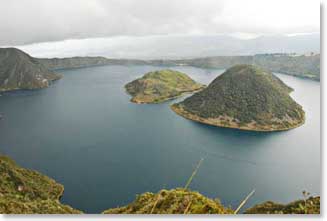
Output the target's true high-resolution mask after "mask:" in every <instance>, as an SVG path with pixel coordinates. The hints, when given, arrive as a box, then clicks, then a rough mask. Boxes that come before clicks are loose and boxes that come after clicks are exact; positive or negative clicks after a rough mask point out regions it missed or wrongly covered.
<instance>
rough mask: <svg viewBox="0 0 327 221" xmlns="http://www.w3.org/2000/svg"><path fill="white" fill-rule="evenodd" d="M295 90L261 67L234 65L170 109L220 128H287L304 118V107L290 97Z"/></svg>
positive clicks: (300, 122) (277, 129) (298, 123)
mask: <svg viewBox="0 0 327 221" xmlns="http://www.w3.org/2000/svg"><path fill="white" fill-rule="evenodd" d="M292 90H293V89H292V88H290V87H288V86H287V85H286V84H284V83H283V82H282V81H281V80H280V79H279V78H277V77H276V76H275V75H273V74H272V73H270V72H268V71H264V70H263V69H261V68H259V67H256V66H253V65H235V66H233V67H231V68H229V69H228V70H227V71H225V72H224V73H223V74H222V75H220V76H218V77H217V78H216V79H215V80H213V81H212V82H211V83H210V84H209V86H208V87H207V88H205V89H204V90H202V91H200V92H198V93H195V94H194V95H192V96H190V97H188V98H186V99H185V100H184V101H182V102H180V103H177V104H174V105H172V107H171V108H172V110H173V111H175V112H176V113H177V114H179V115H181V116H183V117H185V118H187V119H190V120H193V121H197V122H200V123H204V124H209V125H214V126H219V127H228V128H235V129H242V130H253V131H279V130H288V129H291V128H295V127H298V126H300V125H302V124H303V123H304V121H305V113H304V111H303V110H302V107H301V106H300V105H299V104H297V103H296V102H295V101H294V100H293V99H292V98H291V97H290V96H289V93H290V92H291V91H292Z"/></svg>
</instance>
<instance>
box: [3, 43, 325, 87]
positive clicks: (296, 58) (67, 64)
mask: <svg viewBox="0 0 327 221" xmlns="http://www.w3.org/2000/svg"><path fill="white" fill-rule="evenodd" d="M236 64H254V65H257V66H260V67H262V68H264V69H266V70H268V71H272V72H279V73H283V74H289V75H294V76H298V77H304V78H310V79H313V80H318V81H319V80H320V54H310V55H297V54H260V55H254V56H216V57H205V58H195V59H183V60H137V59H109V58H105V57H72V58H34V57H31V56H30V55H28V54H27V53H25V52H23V51H21V50H19V49H16V48H0V91H10V90H18V89H38V88H46V87H48V86H49V84H51V82H52V81H55V80H58V79H60V78H62V75H61V74H57V73H55V72H54V70H58V69H69V68H83V67H90V66H99V65H155V66H180V65H188V66H194V67H199V68H218V69H227V68H229V67H231V66H233V65H236Z"/></svg>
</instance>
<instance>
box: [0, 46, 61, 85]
mask: <svg viewBox="0 0 327 221" xmlns="http://www.w3.org/2000/svg"><path fill="white" fill-rule="evenodd" d="M61 77H62V75H60V74H56V73H54V72H52V71H50V70H48V69H47V68H46V67H45V66H44V65H42V64H40V63H39V62H38V61H37V60H36V59H34V58H33V57H31V56H29V55H28V54H26V53H25V52H23V51H21V50H18V49H16V48H0V91H10V90H18V89H39V88H46V87H48V86H49V84H50V83H51V82H52V81H54V80H58V79H60V78H61Z"/></svg>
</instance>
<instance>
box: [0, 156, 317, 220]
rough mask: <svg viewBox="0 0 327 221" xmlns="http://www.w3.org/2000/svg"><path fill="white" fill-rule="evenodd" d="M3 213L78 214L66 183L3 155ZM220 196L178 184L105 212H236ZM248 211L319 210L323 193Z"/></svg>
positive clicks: (0, 198)
mask: <svg viewBox="0 0 327 221" xmlns="http://www.w3.org/2000/svg"><path fill="white" fill-rule="evenodd" d="M0 178H1V180H0V181H1V182H0V213H2V214H9V213H13V214H73V213H74V214H75V213H76V214H77V213H81V211H78V210H76V209H73V208H71V207H70V206H67V205H63V204H61V203H60V202H59V198H60V196H61V195H62V192H63V190H64V188H63V186H62V185H60V184H58V183H56V182H55V181H54V180H52V179H51V178H49V177H47V176H44V175H42V174H40V173H38V172H36V171H32V170H27V169H24V168H21V167H19V166H17V165H16V164H15V162H13V161H12V160H11V159H9V158H8V157H5V156H2V155H0ZM233 212H234V211H233V210H232V209H231V208H229V207H224V206H223V205H222V204H221V203H220V202H219V200H212V199H210V198H207V197H205V196H203V195H201V194H200V193H198V192H194V191H190V190H186V189H182V188H177V189H172V190H160V191H159V192H158V193H149V192H147V193H143V194H141V195H138V196H137V197H136V200H135V201H134V202H132V203H130V204H128V205H127V206H123V207H118V208H112V209H108V210H105V211H104V212H103V213H104V214H150V213H153V214H233ZM245 213H248V214H276V213H277V214H281V213H282V214H292V213H295V214H303V213H307V214H319V213H320V197H311V198H309V199H307V200H306V202H304V200H298V201H295V202H292V203H289V204H287V205H283V204H279V203H275V202H265V203H263V204H258V205H256V206H254V207H252V208H250V209H247V210H246V212H245Z"/></svg>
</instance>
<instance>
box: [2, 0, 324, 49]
mask: <svg viewBox="0 0 327 221" xmlns="http://www.w3.org/2000/svg"><path fill="white" fill-rule="evenodd" d="M319 17H320V9H319V0H1V7H0V33H1V37H0V45H2V46H4V45H21V44H30V43H37V42H48V41H61V40H64V39H81V38H82V39H83V38H93V37H113V36H140V35H141V36H147V35H173V34H191V35H210V34H230V35H234V36H238V37H253V36H257V35H263V34H293V33H308V32H319Z"/></svg>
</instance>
